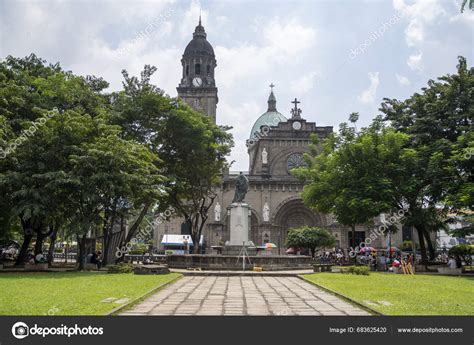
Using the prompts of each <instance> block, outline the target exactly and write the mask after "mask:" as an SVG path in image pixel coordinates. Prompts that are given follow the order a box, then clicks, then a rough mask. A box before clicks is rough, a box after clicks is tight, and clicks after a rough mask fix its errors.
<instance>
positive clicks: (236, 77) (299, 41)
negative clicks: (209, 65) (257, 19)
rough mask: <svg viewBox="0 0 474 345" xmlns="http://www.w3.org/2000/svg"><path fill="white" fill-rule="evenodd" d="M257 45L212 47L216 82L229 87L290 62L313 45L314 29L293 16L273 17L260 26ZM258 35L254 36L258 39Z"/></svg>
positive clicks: (309, 49)
mask: <svg viewBox="0 0 474 345" xmlns="http://www.w3.org/2000/svg"><path fill="white" fill-rule="evenodd" d="M258 32H263V37H260V38H261V39H262V41H263V43H262V44H261V45H257V44H250V43H242V44H240V45H238V46H232V47H231V48H229V47H224V46H216V47H215V49H214V50H215V52H216V56H217V57H218V64H219V66H220V67H219V75H220V85H221V86H224V87H232V86H234V85H236V84H238V83H239V82H241V81H243V80H248V78H249V77H253V78H256V77H258V76H263V75H265V74H267V73H268V71H270V70H274V68H275V66H276V65H282V64H288V63H292V64H293V66H294V65H295V59H296V58H298V57H299V58H301V56H303V55H305V54H306V53H309V52H310V51H311V48H312V47H313V46H314V44H315V39H316V32H315V30H314V29H313V28H311V27H304V26H302V25H300V24H298V20H297V19H296V18H292V19H289V20H287V21H286V22H285V21H283V20H280V19H279V18H274V19H273V20H271V21H270V22H268V21H266V22H265V25H262V27H261V31H258ZM258 38H259V37H256V39H257V40H258Z"/></svg>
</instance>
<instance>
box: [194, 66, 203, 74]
mask: <svg viewBox="0 0 474 345" xmlns="http://www.w3.org/2000/svg"><path fill="white" fill-rule="evenodd" d="M194 74H196V75H200V74H201V64H200V63H197V64H195V65H194Z"/></svg>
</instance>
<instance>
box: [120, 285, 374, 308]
mask: <svg viewBox="0 0 474 345" xmlns="http://www.w3.org/2000/svg"><path fill="white" fill-rule="evenodd" d="M121 315H370V314H369V313H368V312H367V311H365V310H363V309H361V308H359V307H357V306H354V305H352V304H350V303H348V302H346V301H344V300H342V299H340V298H338V297H336V296H334V295H332V294H330V293H328V292H325V291H323V290H321V289H319V288H318V287H316V286H314V285H312V284H310V283H307V282H305V281H303V280H301V279H299V278H297V277H263V276H261V277H248V276H243V277H212V276H185V277H183V278H181V279H179V280H178V281H177V282H175V283H173V284H171V285H169V286H167V287H165V288H164V289H162V290H160V291H158V292H157V293H156V294H154V295H152V296H150V297H149V298H147V299H146V300H144V301H142V302H140V303H138V304H137V305H135V306H134V307H133V308H132V309H129V310H128V311H126V312H124V313H122V314H121Z"/></svg>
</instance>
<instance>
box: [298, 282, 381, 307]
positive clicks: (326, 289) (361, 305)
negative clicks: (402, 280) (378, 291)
mask: <svg viewBox="0 0 474 345" xmlns="http://www.w3.org/2000/svg"><path fill="white" fill-rule="evenodd" d="M297 277H298V278H300V279H302V280H304V281H305V282H308V283H310V284H313V285H314V286H317V287H318V288H320V289H322V290H324V291H326V292H329V293H330V294H333V295H335V296H337V297H340V298H342V299H343V300H345V301H346V302H349V303H351V304H354V305H356V306H358V307H359V308H362V309H364V310H365V311H368V312H370V313H371V314H374V315H378V316H387V315H385V314H383V313H382V312H380V311H378V310H375V309H373V308H371V307H368V306H366V305H364V304H362V303H360V302H358V301H356V300H354V299H352V298H350V297H348V296H346V295H343V294H341V293H340V292H337V291H334V290H332V289H330V288H327V287H325V286H322V285H320V284H317V283H315V282H313V281H312V280H310V279H308V278H306V277H305V276H304V275H301V274H298V275H297Z"/></svg>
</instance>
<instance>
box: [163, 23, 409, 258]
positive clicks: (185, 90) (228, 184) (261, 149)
mask: <svg viewBox="0 0 474 345" xmlns="http://www.w3.org/2000/svg"><path fill="white" fill-rule="evenodd" d="M182 63H183V78H182V80H181V83H180V85H179V87H178V88H177V90H178V95H179V97H181V98H183V99H184V100H185V101H186V102H188V103H189V104H190V105H191V106H193V107H195V108H196V109H197V110H199V111H202V112H203V113H204V114H206V115H208V116H211V117H212V118H213V119H214V121H215V114H216V104H217V87H216V84H215V79H214V68H215V66H216V65H217V64H216V60H215V57H214V52H213V50H212V47H211V46H210V44H209V43H208V42H207V41H206V36H205V33H204V28H203V27H202V26H201V23H199V25H198V26H197V27H196V32H195V33H194V35H193V40H192V41H191V42H190V43H189V45H188V47H186V50H185V53H184V54H183V59H182ZM196 63H199V64H200V65H201V67H199V68H200V69H201V71H199V73H200V75H201V77H202V68H203V67H202V66H209V67H206V68H207V70H206V72H208V74H209V75H207V76H204V85H203V86H196V85H194V84H193V80H194V78H195V77H196V76H197V74H196V73H195V70H193V68H195V67H196V66H195V65H196ZM193 66H194V67H193ZM270 87H271V88H272V91H271V93H270V96H269V99H268V110H267V112H265V113H264V114H262V115H261V116H260V117H259V118H258V119H257V120H256V122H255V124H254V126H253V127H252V130H251V134H250V138H249V140H247V148H248V154H249V170H248V172H245V174H246V175H247V177H248V179H249V183H250V186H249V191H248V193H247V195H246V197H245V202H246V203H248V204H249V206H250V211H249V224H250V238H249V240H251V241H253V242H254V243H255V244H256V245H262V244H263V243H265V242H272V243H275V244H276V245H277V248H278V249H277V254H285V250H286V247H285V240H286V237H287V233H288V230H289V229H290V228H292V227H298V226H302V225H309V226H320V227H325V228H327V229H330V230H331V231H332V232H333V234H334V235H335V236H336V238H337V246H338V247H340V248H343V249H346V248H348V247H349V246H350V244H351V240H350V237H351V232H350V229H349V228H348V227H344V226H341V225H340V224H337V223H336V222H335V220H334V219H333V217H332V216H330V215H325V214H321V213H317V212H314V211H313V210H310V209H309V208H308V207H306V206H305V205H304V204H303V202H302V199H301V195H300V194H301V192H302V190H303V184H302V183H301V182H300V181H299V180H298V179H297V178H295V177H294V176H293V175H292V173H291V169H292V168H295V167H298V166H300V165H301V164H305V163H304V160H303V154H304V153H305V152H308V150H309V145H310V143H311V138H310V137H311V135H312V134H316V135H317V136H318V137H319V139H320V140H322V139H324V138H326V137H328V136H329V135H330V133H332V131H333V128H332V127H322V126H317V125H316V123H314V122H309V121H307V120H305V119H304V117H303V116H302V111H301V109H300V108H299V107H298V104H299V102H298V101H297V100H296V99H295V100H294V101H293V102H292V103H293V104H294V108H293V109H292V111H291V116H290V117H289V118H288V119H287V118H286V117H285V116H284V115H282V114H281V113H279V112H278V111H277V108H276V97H275V95H274V93H273V87H274V85H270ZM238 174H239V172H229V171H226V172H224V174H223V176H222V182H221V184H220V186H219V187H218V188H217V189H216V191H215V192H216V194H217V197H216V199H215V203H214V207H213V209H212V210H211V212H210V215H209V221H208V223H207V225H206V227H205V231H204V233H203V235H204V242H205V246H206V248H207V251H209V250H210V247H211V246H217V245H223V244H224V243H225V242H226V241H228V240H229V237H230V231H229V228H230V224H229V212H230V211H229V206H230V204H231V202H232V198H233V196H234V189H235V179H236V178H237V176H238ZM375 224H380V222H379V220H378V219H377V220H375ZM376 227H377V225H375V226H373V227H371V228H368V227H367V226H357V227H356V231H357V235H356V236H357V237H356V239H357V240H359V241H360V240H364V239H365V238H366V237H367V236H369V234H370V231H371V230H372V229H375V228H376ZM187 231H188V230H187V229H185V228H184V226H183V220H182V219H180V218H173V219H171V220H170V221H169V222H167V223H163V224H160V225H159V226H158V227H157V228H156V229H155V232H154V238H155V246H156V247H160V241H161V239H162V238H163V235H164V234H180V233H181V234H187V233H188V232H187ZM406 234H407V232H406V231H404V232H402V231H398V232H397V233H396V234H395V235H393V238H392V245H393V246H400V245H401V243H402V240H403V239H407V238H406ZM410 234H411V232H410ZM370 245H371V246H373V247H384V246H386V245H387V241H386V236H379V237H378V238H377V239H375V240H374V241H373V242H372V243H371V244H370Z"/></svg>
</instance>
